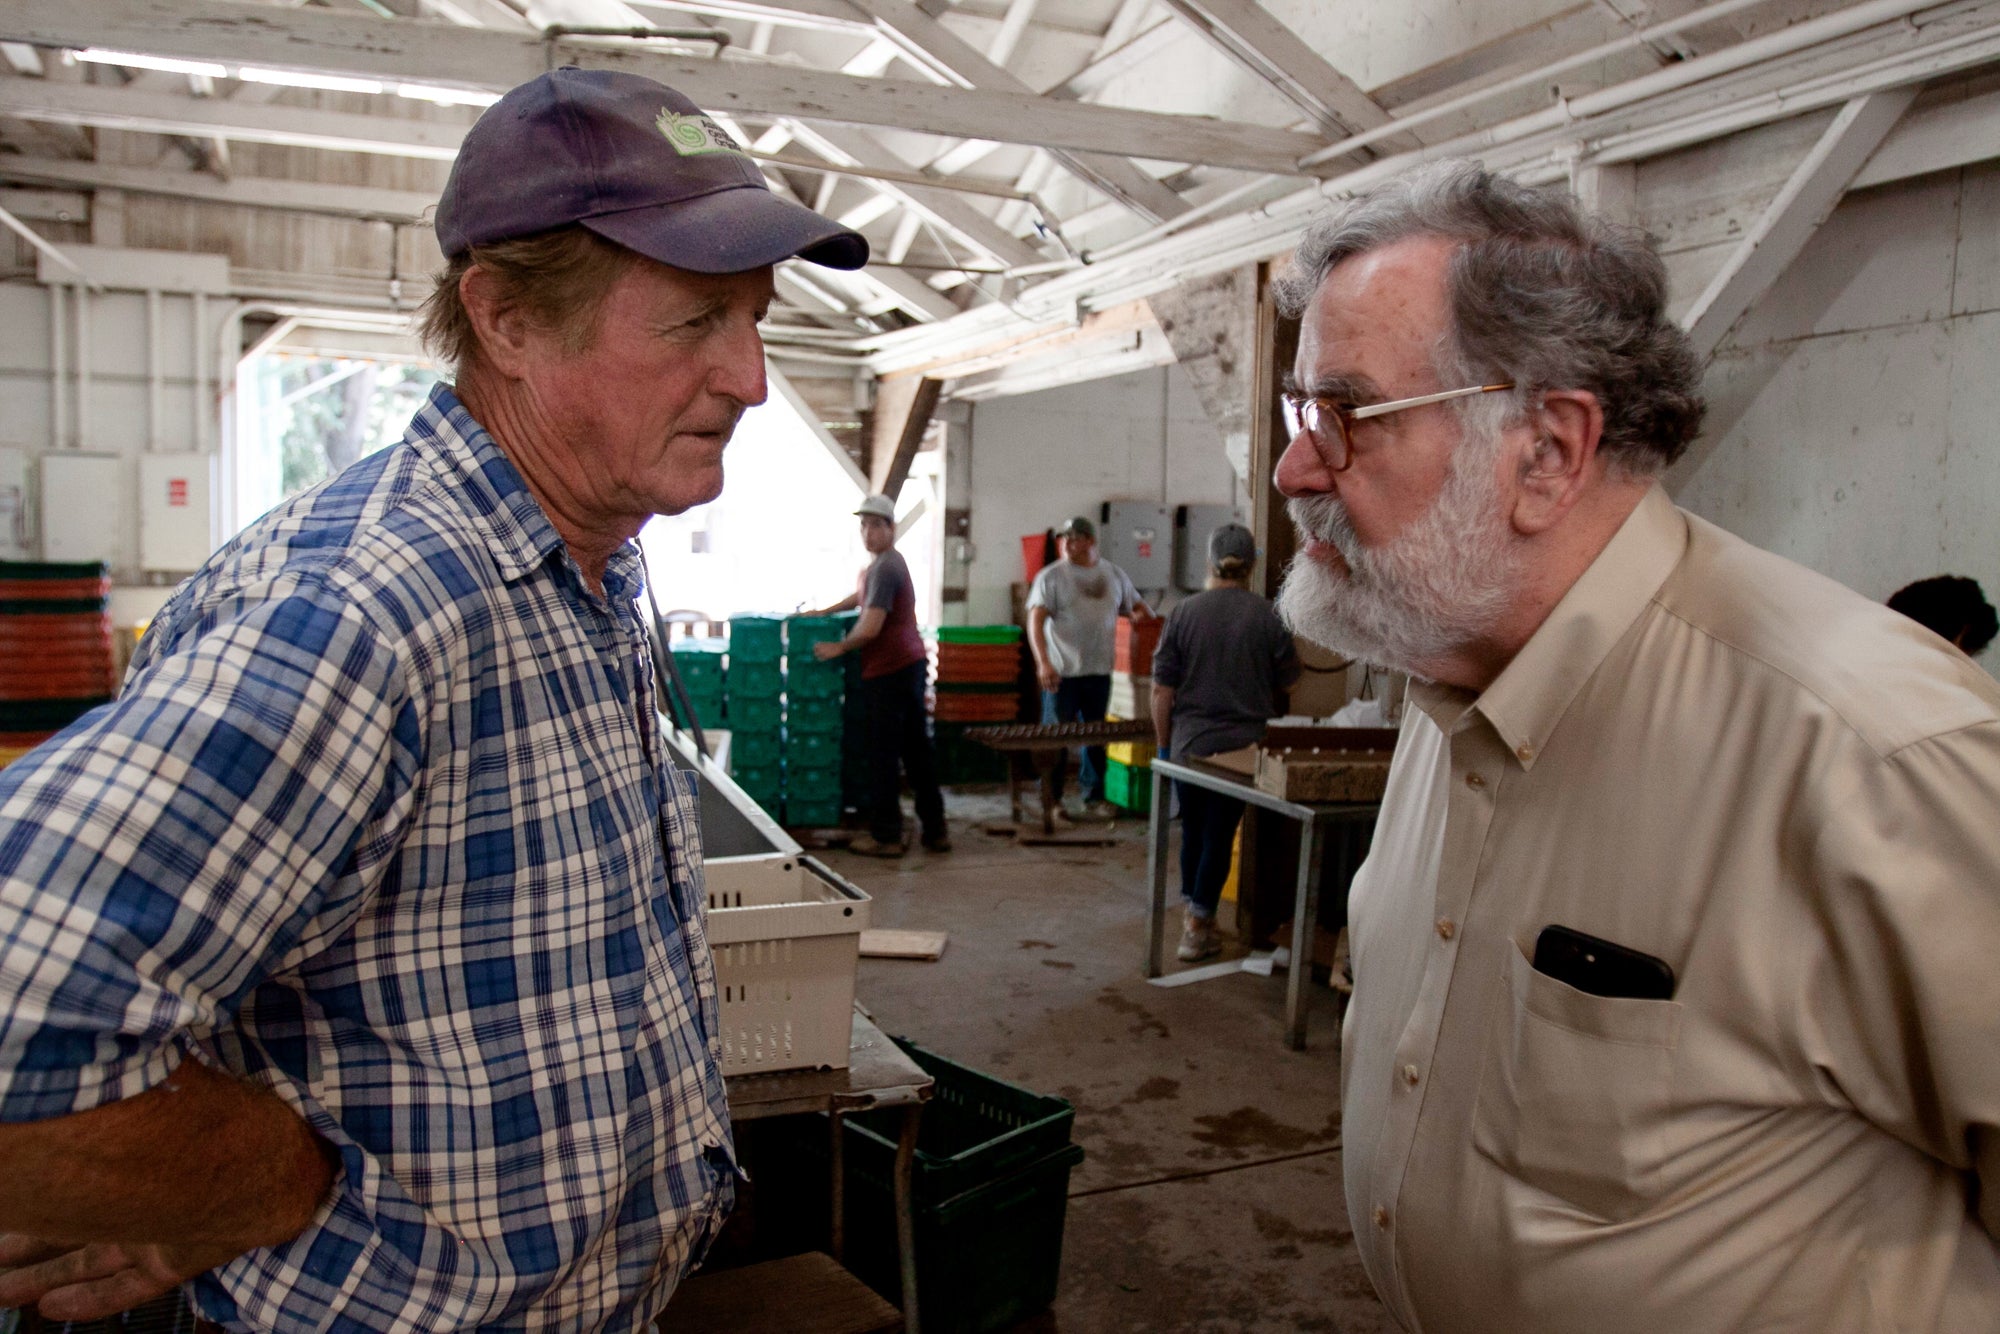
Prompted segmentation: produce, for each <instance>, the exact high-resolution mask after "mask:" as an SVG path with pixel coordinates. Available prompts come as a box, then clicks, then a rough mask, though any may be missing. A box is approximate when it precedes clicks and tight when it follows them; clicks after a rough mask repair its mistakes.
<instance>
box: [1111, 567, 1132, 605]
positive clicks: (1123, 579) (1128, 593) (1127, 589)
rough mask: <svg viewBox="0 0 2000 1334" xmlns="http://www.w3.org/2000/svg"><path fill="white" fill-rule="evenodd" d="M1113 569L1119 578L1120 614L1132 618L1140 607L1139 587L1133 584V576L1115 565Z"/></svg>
mask: <svg viewBox="0 0 2000 1334" xmlns="http://www.w3.org/2000/svg"><path fill="white" fill-rule="evenodd" d="M1111 569H1112V571H1113V572H1114V573H1115V574H1117V576H1118V614H1119V615H1120V616H1130V615H1131V614H1132V611H1133V609H1134V608H1136V607H1137V606H1138V605H1139V586H1138V585H1137V584H1135V583H1133V582H1132V576H1131V575H1129V574H1127V573H1125V571H1124V570H1122V569H1120V568H1119V567H1118V566H1116V565H1113V566H1112V567H1111Z"/></svg>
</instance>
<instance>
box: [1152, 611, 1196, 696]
mask: <svg viewBox="0 0 2000 1334" xmlns="http://www.w3.org/2000/svg"><path fill="white" fill-rule="evenodd" d="M1186 605H1187V604H1186V603H1185V602H1183V603H1182V604H1181V607H1185V606H1186ZM1181 607H1175V608H1174V609H1173V610H1172V611H1170V612H1168V613H1167V623H1166V624H1165V625H1164V626H1162V627H1161V628H1160V642H1159V643H1158V644H1157V645H1155V646H1154V648H1153V684H1154V685H1156V686H1165V687H1166V688H1167V689H1169V690H1179V689H1180V688H1181V682H1182V681H1183V680H1184V679H1185V674H1186V672H1187V648H1186V646H1185V645H1183V644H1182V643H1181V640H1182V639H1183V638H1184V637H1185V634H1186V631H1187V620H1188V618H1187V617H1185V616H1183V615H1181Z"/></svg>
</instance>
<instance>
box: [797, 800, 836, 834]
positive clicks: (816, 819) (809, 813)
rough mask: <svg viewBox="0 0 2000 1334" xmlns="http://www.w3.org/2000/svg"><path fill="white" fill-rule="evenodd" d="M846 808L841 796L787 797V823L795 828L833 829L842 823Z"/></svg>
mask: <svg viewBox="0 0 2000 1334" xmlns="http://www.w3.org/2000/svg"><path fill="white" fill-rule="evenodd" d="M843 810H844V808H843V807H842V806H841V804H840V798H839V797H832V798H821V799H818V800H801V799H800V798H798V797H791V796H788V797H786V798H785V823H786V824H788V825H790V826H791V827H792V828H794V829H831V828H833V827H834V826H835V825H838V824H839V823H840V817H841V814H842V812H843Z"/></svg>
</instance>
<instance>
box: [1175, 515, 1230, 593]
mask: <svg viewBox="0 0 2000 1334" xmlns="http://www.w3.org/2000/svg"><path fill="white" fill-rule="evenodd" d="M1235 522H1237V518H1236V511H1235V510H1234V509H1232V508H1231V507H1230V506H1228V505H1176V506H1175V507H1174V586H1175V587H1176V588H1178V589H1180V590H1181V591H1182V592H1184V593H1199V592H1200V591H1201V590H1202V586H1203V585H1204V584H1206V583H1207V582H1208V537H1209V534H1211V533H1213V532H1214V531H1215V530H1216V529H1218V528H1220V527H1222V525H1223V524H1225V523H1235Z"/></svg>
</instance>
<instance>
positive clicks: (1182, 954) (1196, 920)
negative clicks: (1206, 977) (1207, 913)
mask: <svg viewBox="0 0 2000 1334" xmlns="http://www.w3.org/2000/svg"><path fill="white" fill-rule="evenodd" d="M1220 953H1222V933H1221V932H1220V931H1218V930H1216V928H1215V920H1214V919H1213V918H1209V917H1196V916H1195V915H1194V914H1193V913H1189V914H1188V915H1187V918H1186V920H1185V921H1184V922H1183V923H1182V925H1181V947H1180V948H1179V949H1177V950H1175V951H1174V957H1175V958H1176V959H1179V960H1180V961H1181V962H1182V963H1198V962H1200V961H1201V960H1203V959H1211V958H1214V957H1215V956H1216V955H1218V954H1220Z"/></svg>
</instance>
